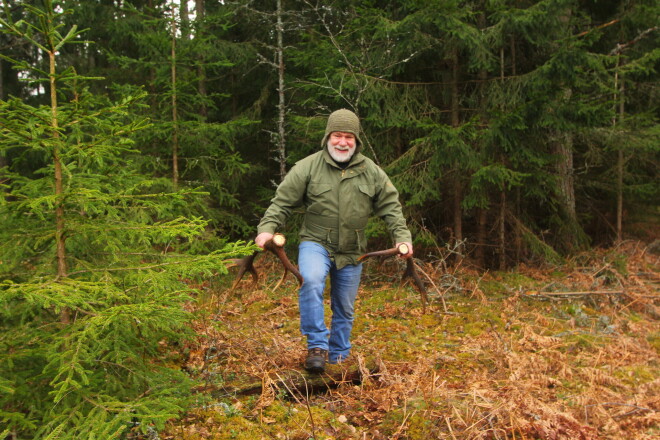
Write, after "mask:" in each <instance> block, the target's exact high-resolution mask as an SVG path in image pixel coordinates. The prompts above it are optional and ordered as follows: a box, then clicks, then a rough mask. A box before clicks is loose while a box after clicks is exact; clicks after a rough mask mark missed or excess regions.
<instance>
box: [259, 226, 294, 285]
mask: <svg viewBox="0 0 660 440" xmlns="http://www.w3.org/2000/svg"><path fill="white" fill-rule="evenodd" d="M285 243H286V238H285V237H284V235H282V234H275V235H273V238H272V239H271V240H269V241H268V242H267V243H266V244H265V245H264V248H265V249H268V250H269V251H271V252H272V253H274V254H275V255H277V258H279V260H280V261H281V262H282V264H283V265H284V276H286V271H289V272H291V273H292V274H294V275H295V277H296V278H297V279H298V283H299V284H300V285H302V283H303V281H304V280H303V277H302V275H301V274H300V271H299V270H298V268H297V267H296V266H294V265H293V264H292V263H291V261H289V258H288V257H287V256H286V252H284V244H285ZM283 278H284V277H283ZM280 284H281V281H280V283H278V284H277V285H278V286H279V285H280Z"/></svg>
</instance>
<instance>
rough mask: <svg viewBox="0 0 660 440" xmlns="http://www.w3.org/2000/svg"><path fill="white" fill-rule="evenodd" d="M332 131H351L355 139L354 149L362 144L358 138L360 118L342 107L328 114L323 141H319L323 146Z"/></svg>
mask: <svg viewBox="0 0 660 440" xmlns="http://www.w3.org/2000/svg"><path fill="white" fill-rule="evenodd" d="M333 131H342V132H344V133H353V134H354V135H355V139H356V140H357V145H356V149H357V148H359V147H360V146H362V140H361V139H360V120H359V119H358V117H357V115H356V114H355V113H353V112H352V111H350V110H347V109H345V108H342V109H339V110H336V111H334V112H332V113H331V114H330V116H329V117H328V125H326V127H325V136H323V141H322V142H321V146H322V147H323V148H325V146H326V145H327V143H328V138H329V137H330V133H332V132H333Z"/></svg>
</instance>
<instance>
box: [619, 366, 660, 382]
mask: <svg viewBox="0 0 660 440" xmlns="http://www.w3.org/2000/svg"><path fill="white" fill-rule="evenodd" d="M658 373H660V372H659V371H658V368H653V367H652V366H650V365H629V366H625V367H623V368H620V369H618V370H617V371H615V372H614V374H613V375H614V377H616V378H618V379H621V381H622V382H623V383H625V384H626V385H629V386H634V387H636V386H639V385H640V384H643V383H649V382H653V381H654V380H655V379H656V378H657V377H658Z"/></svg>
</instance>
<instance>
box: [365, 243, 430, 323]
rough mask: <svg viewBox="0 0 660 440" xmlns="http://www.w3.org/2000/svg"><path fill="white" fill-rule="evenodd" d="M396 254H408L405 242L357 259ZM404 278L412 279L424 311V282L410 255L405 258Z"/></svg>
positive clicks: (425, 300)
mask: <svg viewBox="0 0 660 440" xmlns="http://www.w3.org/2000/svg"><path fill="white" fill-rule="evenodd" d="M398 254H400V255H406V254H408V246H407V245H406V244H405V243H401V244H399V246H397V247H395V248H392V249H385V250H384V251H375V252H369V253H367V254H364V255H362V256H361V257H360V258H358V261H364V260H366V259H367V258H369V257H390V256H392V255H398ZM405 278H410V279H412V281H413V285H414V286H415V288H416V289H417V291H418V292H419V294H420V295H421V297H422V312H423V313H426V303H427V302H428V293H427V292H426V288H425V287H424V283H423V282H422V279H421V278H420V277H419V274H418V273H417V270H416V269H415V262H414V261H413V259H412V257H411V258H407V259H406V270H405V272H404V273H403V276H402V277H401V279H405Z"/></svg>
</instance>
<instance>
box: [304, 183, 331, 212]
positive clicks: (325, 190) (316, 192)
mask: <svg viewBox="0 0 660 440" xmlns="http://www.w3.org/2000/svg"><path fill="white" fill-rule="evenodd" d="M331 189H332V185H330V184H329V183H310V184H309V186H308V187H307V200H308V201H309V205H308V206H307V211H308V212H311V213H313V214H323V213H324V209H325V208H328V207H329V201H328V198H329V197H330V195H331V191H330V190H331Z"/></svg>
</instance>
